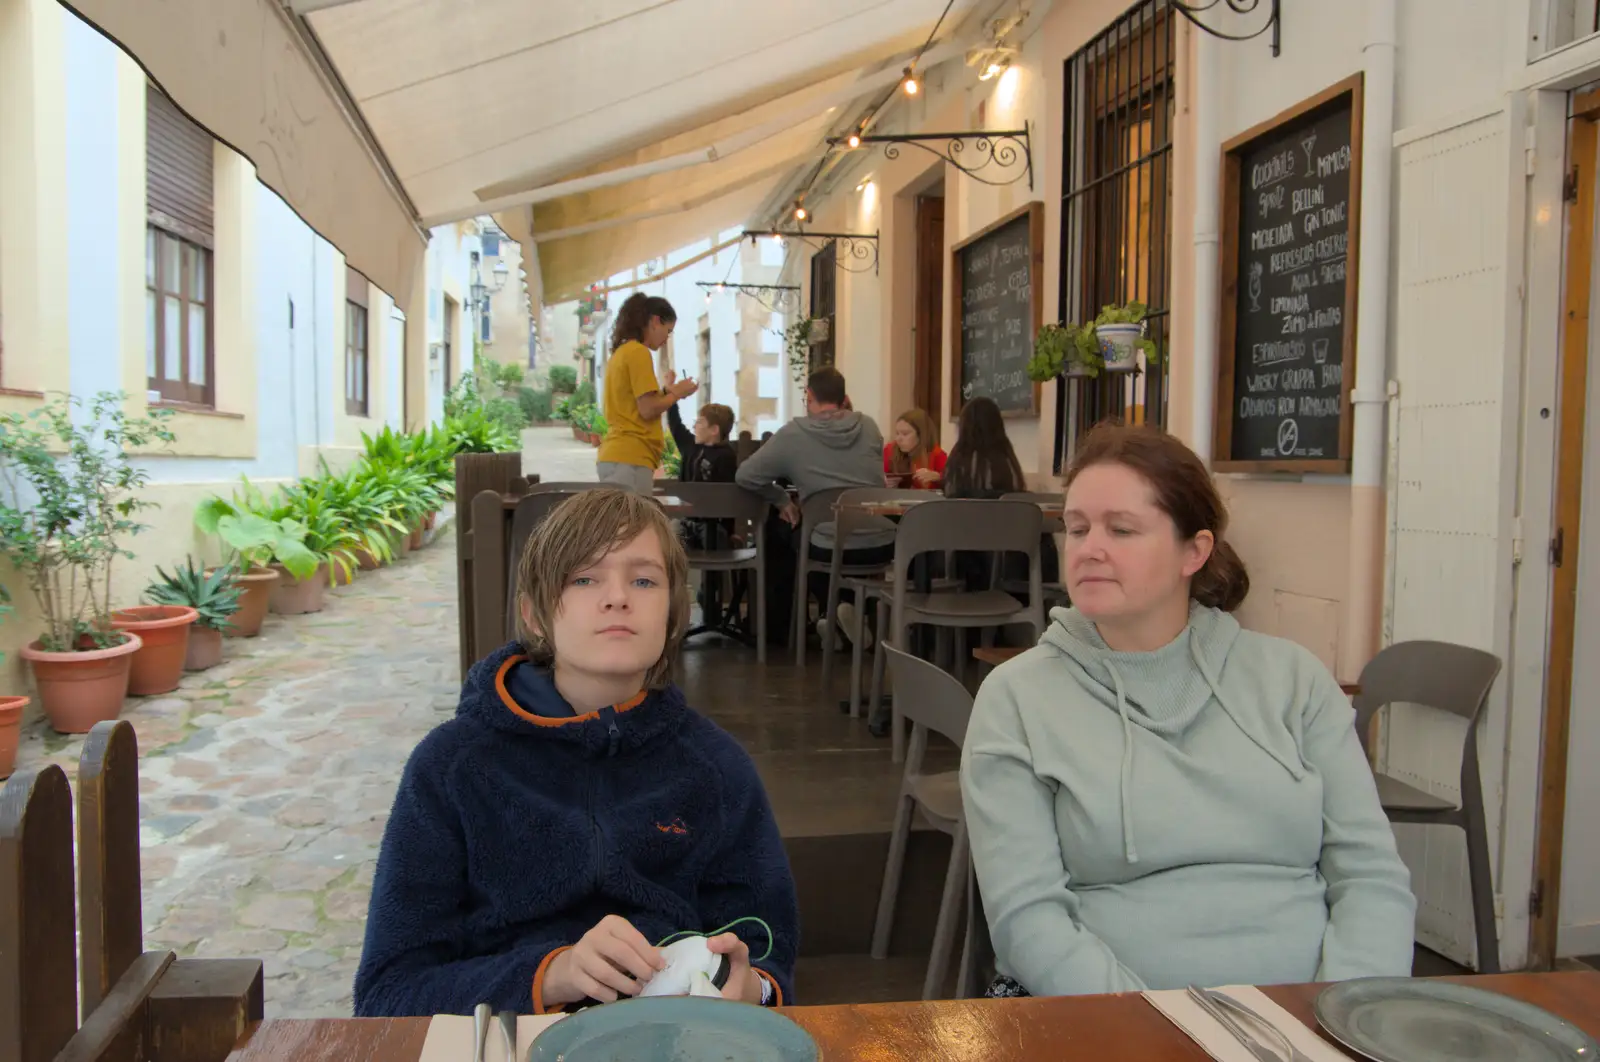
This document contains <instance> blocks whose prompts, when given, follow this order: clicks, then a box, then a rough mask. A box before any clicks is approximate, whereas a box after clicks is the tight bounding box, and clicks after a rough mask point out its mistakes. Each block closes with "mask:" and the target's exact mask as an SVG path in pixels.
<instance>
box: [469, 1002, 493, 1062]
mask: <svg viewBox="0 0 1600 1062" xmlns="http://www.w3.org/2000/svg"><path fill="white" fill-rule="evenodd" d="M493 1017H494V1007H492V1006H490V1005H489V1004H488V1003H479V1004H478V1005H477V1006H476V1007H473V1008H472V1039H473V1040H474V1042H476V1044H477V1047H476V1048H475V1049H474V1050H473V1052H472V1062H483V1050H484V1048H486V1047H488V1046H489V1021H490V1019H491V1018H493Z"/></svg>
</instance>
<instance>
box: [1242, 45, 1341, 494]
mask: <svg viewBox="0 0 1600 1062" xmlns="http://www.w3.org/2000/svg"><path fill="white" fill-rule="evenodd" d="M1360 175H1361V76H1360V75H1357V76H1355V77H1353V78H1350V79H1348V80H1346V81H1343V82H1340V83H1339V84H1337V85H1335V86H1333V87H1332V88H1330V89H1328V90H1327V91H1326V92H1322V93H1320V94H1318V95H1316V96H1314V97H1312V98H1311V99H1309V100H1306V101H1305V102H1304V103H1301V104H1299V105H1298V106H1296V107H1294V108H1291V109H1290V110H1288V111H1286V112H1284V113H1283V114H1281V115H1279V116H1278V117H1276V118H1273V119H1272V120H1271V121H1268V122H1266V123H1264V124H1262V125H1260V126H1257V127H1256V128H1254V129H1252V130H1249V131H1248V132H1246V133H1244V134H1242V135H1240V136H1238V137H1236V138H1234V139H1233V140H1231V141H1229V142H1228V143H1227V144H1224V145H1223V185H1222V226H1223V229H1222V263H1221V264H1222V306H1221V311H1222V312H1221V344H1220V348H1219V350H1218V376H1217V385H1218V386H1217V403H1218V408H1217V416H1216V447H1215V450H1214V458H1215V459H1214V461H1213V467H1215V468H1216V469H1217V470H1218V471H1222V472H1334V473H1339V472H1348V471H1349V470H1350V440H1351V431H1352V424H1351V417H1350V399H1349V394H1350V388H1351V385H1352V384H1353V383H1354V367H1355V331H1356V327H1355V326H1356V265H1357V262H1358V261H1359V257H1358V253H1357V252H1358V248H1357V236H1358V234H1359V233H1360V221H1361V210H1360V205H1361V204H1360V191H1361V176H1360Z"/></svg>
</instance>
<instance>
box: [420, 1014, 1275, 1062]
mask: <svg viewBox="0 0 1600 1062" xmlns="http://www.w3.org/2000/svg"><path fill="white" fill-rule="evenodd" d="M564 1016H565V1015H562V1014H521V1015H518V1016H517V1053H516V1056H515V1058H512V1059H507V1058H506V1038H505V1036H504V1035H503V1034H502V1033H501V1032H500V1023H499V1022H498V1021H491V1022H490V1023H489V1046H488V1047H486V1048H484V1052H483V1062H517V1059H522V1058H526V1057H528V1048H529V1047H531V1046H533V1038H534V1037H535V1036H538V1035H539V1034H540V1033H542V1032H544V1031H545V1030H546V1029H548V1028H549V1027H550V1026H552V1025H554V1024H555V1023H556V1022H558V1021H560V1020H561V1019H562V1018H563V1017H564ZM477 1046H478V1044H477V1041H475V1040H474V1039H473V1038H472V1019H471V1018H469V1017H465V1016H463V1015H460V1014H435V1015H434V1016H433V1020H432V1021H430V1022H428V1038H427V1039H426V1040H424V1041H423V1042H422V1057H421V1058H419V1059H418V1060H417V1062H473V1052H474V1051H475V1050H476V1049H477ZM1246 1062H1251V1060H1248V1059H1247V1060H1246Z"/></svg>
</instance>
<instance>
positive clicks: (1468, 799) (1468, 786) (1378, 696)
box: [1355, 641, 1500, 973]
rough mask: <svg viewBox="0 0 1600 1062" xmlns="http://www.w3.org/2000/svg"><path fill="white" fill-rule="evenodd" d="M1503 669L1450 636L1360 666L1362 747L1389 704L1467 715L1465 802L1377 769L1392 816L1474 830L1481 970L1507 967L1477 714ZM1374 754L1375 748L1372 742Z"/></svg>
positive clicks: (1471, 854)
mask: <svg viewBox="0 0 1600 1062" xmlns="http://www.w3.org/2000/svg"><path fill="white" fill-rule="evenodd" d="M1499 674H1500V658H1499V657H1497V656H1495V655H1494V654H1493V653H1487V652H1484V651H1483V650H1482V649H1473V648H1470V647H1468V646H1465V645H1454V644H1451V643H1450V642H1430V641H1414V642H1397V643H1396V644H1394V645H1391V646H1389V647H1388V648H1387V649H1385V650H1383V651H1382V652H1380V653H1379V654H1378V655H1377V656H1375V657H1373V658H1372V659H1371V660H1370V661H1368V663H1367V666H1366V667H1364V668H1362V669H1361V692H1360V693H1358V694H1356V695H1355V709H1356V734H1357V735H1358V736H1359V737H1360V739H1361V746H1362V748H1363V749H1366V748H1367V745H1368V743H1369V741H1370V740H1371V733H1370V731H1371V725H1372V717H1373V716H1374V715H1376V714H1377V713H1378V711H1379V710H1380V709H1382V708H1384V707H1385V706H1386V705H1390V704H1425V705H1427V706H1428V707H1430V708H1437V709H1439V710H1441V711H1446V712H1450V713H1451V714H1453V715H1459V716H1461V717H1462V718H1463V719H1465V720H1467V736H1466V740H1465V742H1464V743H1463V744H1462V748H1461V803H1460V804H1454V803H1452V802H1450V801H1448V800H1443V799H1441V798H1439V797H1436V796H1434V795H1433V794H1432V793H1426V792H1424V791H1422V790H1421V789H1417V788H1415V787H1413V786H1410V785H1407V784H1406V783H1405V782H1402V781H1400V780H1399V779H1397V778H1391V777H1390V776H1388V775H1386V774H1381V773H1379V774H1375V777H1376V779H1377V783H1378V800H1379V802H1380V803H1381V804H1382V805H1383V810H1384V813H1385V814H1387V815H1388V816H1389V821H1390V822H1407V823H1414V824H1417V825H1422V826H1459V827H1461V829H1462V830H1463V831H1464V832H1465V833H1466V835H1467V877H1468V880H1469V881H1470V883H1471V886H1472V921H1473V927H1474V930H1475V934H1476V936H1477V941H1478V972H1479V973H1499V972H1500V937H1499V934H1498V932H1497V931H1496V929H1495V922H1494V880H1493V874H1492V871H1491V869H1490V865H1489V829H1488V825H1487V823H1486V821H1485V816H1484V810H1483V779H1482V776H1481V775H1480V774H1479V770H1478V720H1479V719H1480V718H1481V717H1482V715H1483V706H1484V704H1485V703H1487V702H1488V700H1489V690H1490V689H1491V688H1493V686H1494V680H1495V678H1496V676H1498V675H1499ZM1367 752H1368V756H1369V757H1370V756H1371V750H1370V749H1368V750H1367Z"/></svg>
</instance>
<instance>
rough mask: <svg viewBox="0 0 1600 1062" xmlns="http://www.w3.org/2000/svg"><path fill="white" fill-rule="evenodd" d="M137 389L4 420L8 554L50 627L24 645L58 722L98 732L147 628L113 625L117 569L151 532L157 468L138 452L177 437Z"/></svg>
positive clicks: (42, 697) (0, 458) (0, 444)
mask: <svg viewBox="0 0 1600 1062" xmlns="http://www.w3.org/2000/svg"><path fill="white" fill-rule="evenodd" d="M124 401H125V396H124V395H122V394H120V393H117V392H102V393H101V394H99V395H97V396H95V398H94V400H93V401H92V402H90V403H85V402H84V401H82V400H81V399H78V398H73V397H63V398H58V399H55V400H53V401H50V402H48V403H46V404H45V405H43V406H40V407H38V408H37V409H33V410H30V411H29V412H28V413H26V414H20V413H9V414H5V415H4V416H0V484H3V487H4V497H3V498H0V553H4V554H5V556H6V557H8V558H9V559H10V560H11V562H12V563H13V564H15V565H16V566H17V567H18V568H19V569H20V570H21V571H22V572H24V573H25V575H26V578H27V580H28V588H29V590H30V591H31V592H32V594H33V596H34V599H35V600H36V601H37V602H38V605H39V612H40V615H41V616H42V617H43V620H44V630H43V631H42V632H41V633H40V635H39V637H38V638H37V639H36V640H35V641H33V642H32V643H30V644H28V645H26V646H24V647H23V649H22V656H23V659H25V660H27V661H28V663H29V664H30V665H31V666H32V668H33V677H34V682H35V684H36V685H37V686H38V690H39V701H40V704H41V706H42V707H43V708H44V712H45V715H46V716H47V717H48V718H49V720H50V725H51V726H53V727H54V728H55V729H56V730H59V731H63V732H66V733H87V732H88V731H89V730H90V729H91V728H92V727H93V726H94V724H96V723H98V722H102V721H104V720H108V719H115V718H116V717H117V715H118V713H119V712H121V710H122V702H123V700H124V698H126V696H127V693H128V675H129V671H130V668H131V665H132V663H133V654H135V653H137V652H138V651H139V650H140V649H141V648H142V646H143V642H142V640H141V639H140V637H139V636H138V635H137V634H134V633H133V632H131V631H121V630H117V629H116V628H115V627H114V626H113V624H112V608H111V568H112V562H113V561H115V559H116V558H118V557H132V556H133V554H132V553H130V552H129V551H128V550H127V549H126V548H125V547H124V546H123V545H122V543H123V542H124V541H125V540H127V539H128V538H129V537H131V536H133V535H135V534H137V533H138V532H139V531H142V530H143V529H144V525H143V524H140V523H138V522H137V521H136V520H135V519H134V516H135V515H136V514H137V513H138V512H139V510H141V509H144V508H147V507H149V505H150V504H151V503H149V502H147V501H145V500H144V499H143V498H142V497H141V496H140V491H141V488H143V487H144V485H145V483H146V481H147V479H148V476H147V475H146V473H145V472H143V471H142V470H140V469H139V468H138V467H137V466H135V464H134V463H133V455H134V454H135V453H136V452H138V451H140V450H142V449H145V448H147V447H150V446H153V445H155V444H157V443H170V442H172V440H173V438H174V436H173V434H172V432H171V431H169V430H168V429H167V427H166V421H167V419H168V417H169V416H170V414H167V413H165V412H162V411H156V412H152V413H150V414H147V415H145V416H142V417H130V416H128V414H127V412H126V411H125V410H124V409H123V402H124Z"/></svg>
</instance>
